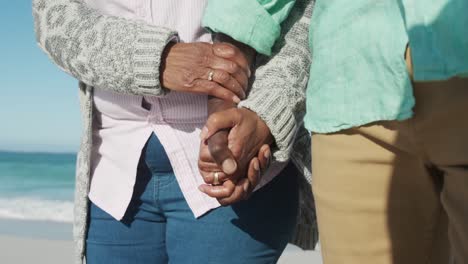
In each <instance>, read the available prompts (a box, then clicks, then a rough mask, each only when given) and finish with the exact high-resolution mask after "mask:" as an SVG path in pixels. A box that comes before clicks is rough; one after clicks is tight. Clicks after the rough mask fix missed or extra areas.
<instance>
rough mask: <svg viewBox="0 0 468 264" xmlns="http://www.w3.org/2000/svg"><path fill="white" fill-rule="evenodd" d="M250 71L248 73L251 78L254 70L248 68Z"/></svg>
mask: <svg viewBox="0 0 468 264" xmlns="http://www.w3.org/2000/svg"><path fill="white" fill-rule="evenodd" d="M248 71H249V72H248V73H247V74H248V75H249V78H250V77H251V76H252V71H251V70H250V69H248Z"/></svg>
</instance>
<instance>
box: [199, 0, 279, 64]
mask: <svg viewBox="0 0 468 264" xmlns="http://www.w3.org/2000/svg"><path fill="white" fill-rule="evenodd" d="M202 24H203V26H204V27H207V28H209V29H211V30H212V31H214V32H220V33H224V34H226V35H229V36H230V37H232V38H233V39H235V40H237V41H239V42H242V43H244V44H246V45H249V46H251V47H252V48H254V49H255V50H256V51H257V52H258V53H261V54H264V55H271V49H272V47H273V45H274V44H275V41H276V40H277V39H278V38H279V36H280V33H281V27H280V24H279V23H278V22H277V21H276V20H275V19H274V18H273V17H272V16H271V15H270V14H269V13H268V12H267V10H266V9H265V8H264V7H263V6H262V5H261V4H260V3H258V1H255V0H236V1H226V0H212V1H210V2H209V4H208V6H207V8H206V9H205V15H204V18H203V22H202Z"/></svg>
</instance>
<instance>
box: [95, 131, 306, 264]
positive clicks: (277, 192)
mask: <svg viewBox="0 0 468 264" xmlns="http://www.w3.org/2000/svg"><path fill="white" fill-rule="evenodd" d="M143 154H144V155H142V158H141V160H140V164H139V167H138V176H137V183H136V185H135V187H134V189H135V192H134V196H133V198H132V201H131V204H130V206H129V209H128V210H127V212H126V215H125V217H124V219H123V220H122V221H117V220H115V219H114V218H112V217H111V216H110V215H109V214H107V213H106V212H104V211H103V210H101V209H100V208H98V207H97V206H95V205H94V204H92V205H91V209H90V210H91V211H90V224H89V231H88V238H87V252H86V259H87V263H88V264H103V263H113V264H127V263H128V264H130V263H131V264H139V263H142V264H150V263H158V264H159V263H174V264H177V263H181V264H182V263H184V264H186V263H197V264H198V263H203V264H204V263H213V264H214V263H216V264H218V263H223V264H224V263H226V264H229V263H233V264H234V263H242V264H249V263H252V264H254V263H255V264H262V263H276V261H277V260H278V258H279V256H280V255H281V253H282V251H283V250H284V248H285V247H286V244H287V241H288V239H289V238H290V237H291V235H292V232H293V229H294V226H295V221H296V215H297V207H298V181H297V177H296V176H297V174H298V172H297V171H296V170H295V168H294V166H293V165H292V164H289V165H288V167H287V168H286V169H285V170H283V172H282V173H281V174H280V175H279V176H278V177H276V178H275V179H274V180H273V181H272V182H270V183H269V184H268V185H266V186H265V187H263V188H262V189H260V190H259V191H257V192H255V193H254V194H253V195H252V196H251V198H250V199H249V200H248V201H244V202H240V203H238V204H235V205H233V206H227V207H220V208H217V209H215V210H212V211H210V212H208V213H207V214H205V215H203V216H202V217H200V218H198V219H195V218H194V216H193V214H192V212H191V210H190V208H189V207H188V205H187V203H186V201H185V199H184V197H183V194H182V192H181V190H180V188H179V185H178V183H177V180H176V178H175V176H174V173H173V171H172V168H171V165H170V163H169V160H168V158H167V155H166V154H165V152H164V149H163V147H162V145H161V143H160V142H159V140H158V139H157V137H156V136H155V135H154V134H153V135H152V136H151V138H150V139H149V141H148V143H147V147H146V149H145V150H144V152H143ZM194 188H197V186H194ZM116 195H118V194H116Z"/></svg>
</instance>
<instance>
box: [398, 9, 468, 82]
mask: <svg viewBox="0 0 468 264" xmlns="http://www.w3.org/2000/svg"><path fill="white" fill-rule="evenodd" d="M400 1H401V2H402V7H403V15H404V17H405V22H406V28H407V30H408V35H409V39H410V46H411V53H412V59H413V68H414V79H415V80H416V81H434V80H446V79H449V78H452V77H455V76H460V77H463V76H464V77H468V16H467V15H466V14H467V12H468V1H466V0H431V1H430V3H428V2H427V1H426V0H412V1H409V0H400Z"/></svg>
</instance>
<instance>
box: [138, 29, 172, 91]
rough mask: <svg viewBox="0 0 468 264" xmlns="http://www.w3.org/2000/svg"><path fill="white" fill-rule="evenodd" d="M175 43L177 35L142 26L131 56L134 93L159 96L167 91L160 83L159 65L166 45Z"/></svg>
mask: <svg viewBox="0 0 468 264" xmlns="http://www.w3.org/2000/svg"><path fill="white" fill-rule="evenodd" d="M171 41H177V33H176V32H174V31H172V30H170V29H167V28H161V27H158V28H155V27H152V26H149V25H142V28H141V29H140V32H139V35H138V38H137V40H136V45H135V50H134V54H133V63H134V77H135V84H136V87H137V88H136V91H135V92H136V93H138V94H146V95H154V96H161V95H165V94H166V93H167V92H168V90H167V89H166V88H163V87H162V86H161V83H160V74H159V69H160V64H161V61H162V58H161V56H162V54H163V51H164V49H165V47H166V45H167V44H168V43H169V42H171Z"/></svg>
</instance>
